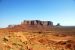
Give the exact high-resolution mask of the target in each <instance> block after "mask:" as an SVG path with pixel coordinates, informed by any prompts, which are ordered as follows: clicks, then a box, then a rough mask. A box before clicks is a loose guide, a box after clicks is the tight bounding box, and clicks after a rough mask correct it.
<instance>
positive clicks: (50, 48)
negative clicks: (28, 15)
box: [0, 20, 75, 50]
mask: <svg viewBox="0 0 75 50" xmlns="http://www.w3.org/2000/svg"><path fill="white" fill-rule="evenodd" d="M0 50H75V27H63V26H54V25H53V23H52V22H50V21H39V20H33V21H24V22H22V24H20V25H14V26H13V25H9V26H8V27H7V28H0Z"/></svg>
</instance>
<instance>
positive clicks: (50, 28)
mask: <svg viewBox="0 0 75 50" xmlns="http://www.w3.org/2000/svg"><path fill="white" fill-rule="evenodd" d="M2 30H3V31H4V32H5V31H6V32H20V31H22V32H46V33H66V34H67V33H68V34H70V33H71V34H72V33H73V34H75V26H61V25H60V24H57V25H53V22H52V21H40V20H24V21H23V22H21V24H19V25H9V26H8V27H7V28H2V29H0V31H2Z"/></svg>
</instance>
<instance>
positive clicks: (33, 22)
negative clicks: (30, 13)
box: [21, 20, 53, 26]
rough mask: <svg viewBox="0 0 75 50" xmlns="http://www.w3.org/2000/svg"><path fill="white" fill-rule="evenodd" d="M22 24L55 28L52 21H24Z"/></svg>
mask: <svg viewBox="0 0 75 50" xmlns="http://www.w3.org/2000/svg"><path fill="white" fill-rule="evenodd" d="M21 24H26V25H42V26H43V25H46V26H53V22H51V21H40V20H31V21H27V20H24V21H23V22H22V23H21Z"/></svg>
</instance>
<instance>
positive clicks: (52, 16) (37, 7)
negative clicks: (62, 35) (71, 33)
mask: <svg viewBox="0 0 75 50" xmlns="http://www.w3.org/2000/svg"><path fill="white" fill-rule="evenodd" d="M23 20H49V21H53V23H54V25H56V24H57V23H60V24H61V25H63V26H75V0H0V27H6V26H8V25H9V24H20V23H21V22H22V21H23Z"/></svg>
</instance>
